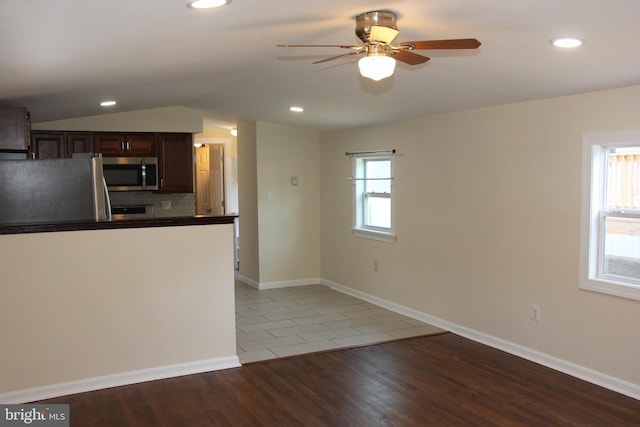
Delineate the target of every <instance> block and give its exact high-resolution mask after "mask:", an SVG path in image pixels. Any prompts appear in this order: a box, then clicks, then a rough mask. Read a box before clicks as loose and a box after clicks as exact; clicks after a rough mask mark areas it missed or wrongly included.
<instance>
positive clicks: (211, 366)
mask: <svg viewBox="0 0 640 427" xmlns="http://www.w3.org/2000/svg"><path fill="white" fill-rule="evenodd" d="M239 366H240V359H238V356H229V357H220V358H216V359H207V360H199V361H196V362H188V363H180V364H176V365H169V366H161V367H157V368H149V369H141V370H139V371H130V372H122V373H118V374H113V375H106V376H102V377H94V378H87V379H83V380H79V381H71V382H66V383H61V384H52V385H47V386H43V387H36V388H31V389H26V390H18V391H12V392H9V393H5V394H0V403H2V404H15V403H28V402H34V401H37V400H43V399H51V398H54V397H60V396H67V395H70V394H76V393H85V392H88V391H94V390H100V389H104V388H110V387H118V386H123V385H129V384H136V383H141V382H145V381H153V380H161V379H166V378H172V377H179V376H182V375H191V374H200V373H203V372H209V371H218V370H221V369H229V368H237V367H239Z"/></svg>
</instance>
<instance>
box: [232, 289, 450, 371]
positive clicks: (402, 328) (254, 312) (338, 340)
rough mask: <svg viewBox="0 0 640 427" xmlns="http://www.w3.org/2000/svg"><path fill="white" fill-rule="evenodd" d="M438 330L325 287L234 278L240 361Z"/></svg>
mask: <svg viewBox="0 0 640 427" xmlns="http://www.w3.org/2000/svg"><path fill="white" fill-rule="evenodd" d="M439 332H443V330H442V329H439V328H436V327H435V326H431V325H429V324H426V323H423V322H420V321H418V320H415V319H412V318H410V317H406V316H403V315H401V314H398V313H394V312H393V311H389V310H386V309H384V308H381V307H378V306H376V305H373V304H371V303H368V302H366V301H363V300H360V299H358V298H355V297H352V296H350V295H346V294H343V293H341V292H338V291H335V290H333V289H331V288H329V287H327V286H323V285H309V286H297V287H290V288H279V289H265V290H258V289H255V288H253V287H251V286H248V285H246V284H244V283H242V282H239V281H236V343H237V347H238V357H239V358H240V362H241V363H248V362H255V361H259V360H267V359H274V358H277V357H285V356H292V355H296V354H303V353H312V352H316V351H323V350H329V349H336V348H341V347H353V346H358V345H365V344H373V343H377V342H383V341H390V340H395V339H399V338H408V337H413V336H420V335H427V334H434V333H439Z"/></svg>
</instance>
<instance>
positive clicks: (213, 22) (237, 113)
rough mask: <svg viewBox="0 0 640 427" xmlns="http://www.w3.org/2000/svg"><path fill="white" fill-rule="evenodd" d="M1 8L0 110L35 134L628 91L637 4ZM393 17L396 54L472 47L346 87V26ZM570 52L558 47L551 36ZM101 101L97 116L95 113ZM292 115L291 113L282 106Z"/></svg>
mask: <svg viewBox="0 0 640 427" xmlns="http://www.w3.org/2000/svg"><path fill="white" fill-rule="evenodd" d="M185 3H186V0H134V1H132V0H109V1H99V2H98V1H86V0H56V1H42V0H2V2H0V76H1V77H0V105H17V106H26V107H27V108H28V109H29V110H30V111H31V113H32V117H33V121H34V122H42V121H49V120H57V119H63V118H72V117H81V116H88V115H96V114H103V113H110V112H122V111H132V110H140V109H147V108H155V107H162V106H174V105H179V106H186V107H191V108H196V109H201V110H203V111H204V112H205V115H206V117H207V118H209V119H210V120H212V121H214V122H215V121H218V122H219V123H222V124H225V123H234V122H235V121H236V120H239V119H249V120H264V121H270V122H274V123H282V124H286V125H291V126H297V127H305V128H310V129H318V130H331V129H340V128H346V127H354V126H365V125H370V124H375V123H381V122H387V121H395V120H400V119H404V118H413V117H420V116H425V115H432V114H438V113H446V112H452V111H459V110H464V109H469V108H476V107H483V106H490V105H496V104H504V103H510V102H517V101H523V100H530V99H537V98H545V97H552V96H558V95H566V94H572V93H578V92H587V91H594V90H600V89H607V88H613V87H621V86H628V85H634V84H639V83H640V50H639V49H638V46H637V43H638V40H640V25H638V22H637V20H638V16H640V1H638V0H608V1H603V0H581V1H568V0H519V1H513V0H474V1H465V0H391V1H380V0H349V1H344V0H323V1H301V0H270V1H265V0H233V1H232V2H231V3H230V4H229V5H227V6H224V7H222V8H219V9H213V10H206V11H198V10H192V9H189V8H187V7H185ZM383 9H384V10H391V11H394V12H395V13H396V14H397V15H398V23H397V24H398V28H399V30H400V35H399V36H398V39H397V40H398V41H406V40H431V39H450V38H467V37H475V38H477V39H478V40H480V41H481V42H482V46H481V47H480V49H477V50H473V51H449V50H444V51H421V52H420V53H423V54H425V55H427V56H429V57H430V58H431V61H429V62H427V63H426V64H422V65H415V66H408V65H406V64H401V63H399V65H398V67H397V69H396V72H395V75H394V76H393V77H390V78H388V79H385V80H381V81H379V82H374V81H371V80H368V79H365V78H363V77H360V76H359V74H358V69H357V60H358V58H359V56H355V57H354V56H351V57H346V58H341V59H336V60H333V61H329V62H324V63H321V64H315V65H314V64H312V62H314V61H317V60H320V59H323V58H327V57H330V56H333V55H337V54H341V53H345V52H344V51H341V50H340V49H335V48H307V49H302V48H278V47H276V44H287V43H304V44H357V43H359V40H358V39H357V37H356V35H355V32H354V30H355V21H354V17H355V16H356V15H357V14H359V13H362V12H366V11H371V10H383ZM566 35H572V36H578V37H580V38H582V39H584V40H585V44H584V46H583V47H581V48H579V49H574V50H566V49H559V48H556V47H554V46H552V45H551V44H550V39H552V38H554V37H558V36H566ZM104 99H115V100H117V101H118V104H117V105H116V106H115V107H111V109H104V108H101V107H99V106H98V103H99V102H100V101H102V100H104ZM294 104H295V105H301V106H303V107H304V108H305V111H304V113H301V114H300V113H298V114H295V113H292V112H290V111H289V110H288V108H289V106H291V105H294Z"/></svg>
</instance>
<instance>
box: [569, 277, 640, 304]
mask: <svg viewBox="0 0 640 427" xmlns="http://www.w3.org/2000/svg"><path fill="white" fill-rule="evenodd" d="M580 289H584V290H587V291H593V292H600V293H602V294H608V295H614V296H617V297H622V298H629V299H633V300H640V286H635V285H632V284H628V283H622V282H615V281H609V280H603V279H596V278H590V279H587V280H584V281H583V282H582V283H581V284H580Z"/></svg>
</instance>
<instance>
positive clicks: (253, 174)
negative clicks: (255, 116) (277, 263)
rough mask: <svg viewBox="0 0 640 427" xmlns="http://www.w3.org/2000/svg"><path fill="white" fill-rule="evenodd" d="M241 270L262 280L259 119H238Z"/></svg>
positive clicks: (254, 278)
mask: <svg viewBox="0 0 640 427" xmlns="http://www.w3.org/2000/svg"><path fill="white" fill-rule="evenodd" d="M237 141H238V210H239V211H240V216H239V217H238V224H239V228H240V236H239V241H240V244H239V259H240V265H239V273H240V274H241V275H242V276H243V277H244V278H245V279H248V280H250V281H253V282H255V283H259V282H260V249H259V245H258V234H259V230H258V176H257V173H258V172H257V168H258V167H257V157H256V156H257V150H256V122H254V121H248V120H246V121H240V122H238V139H237Z"/></svg>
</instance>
